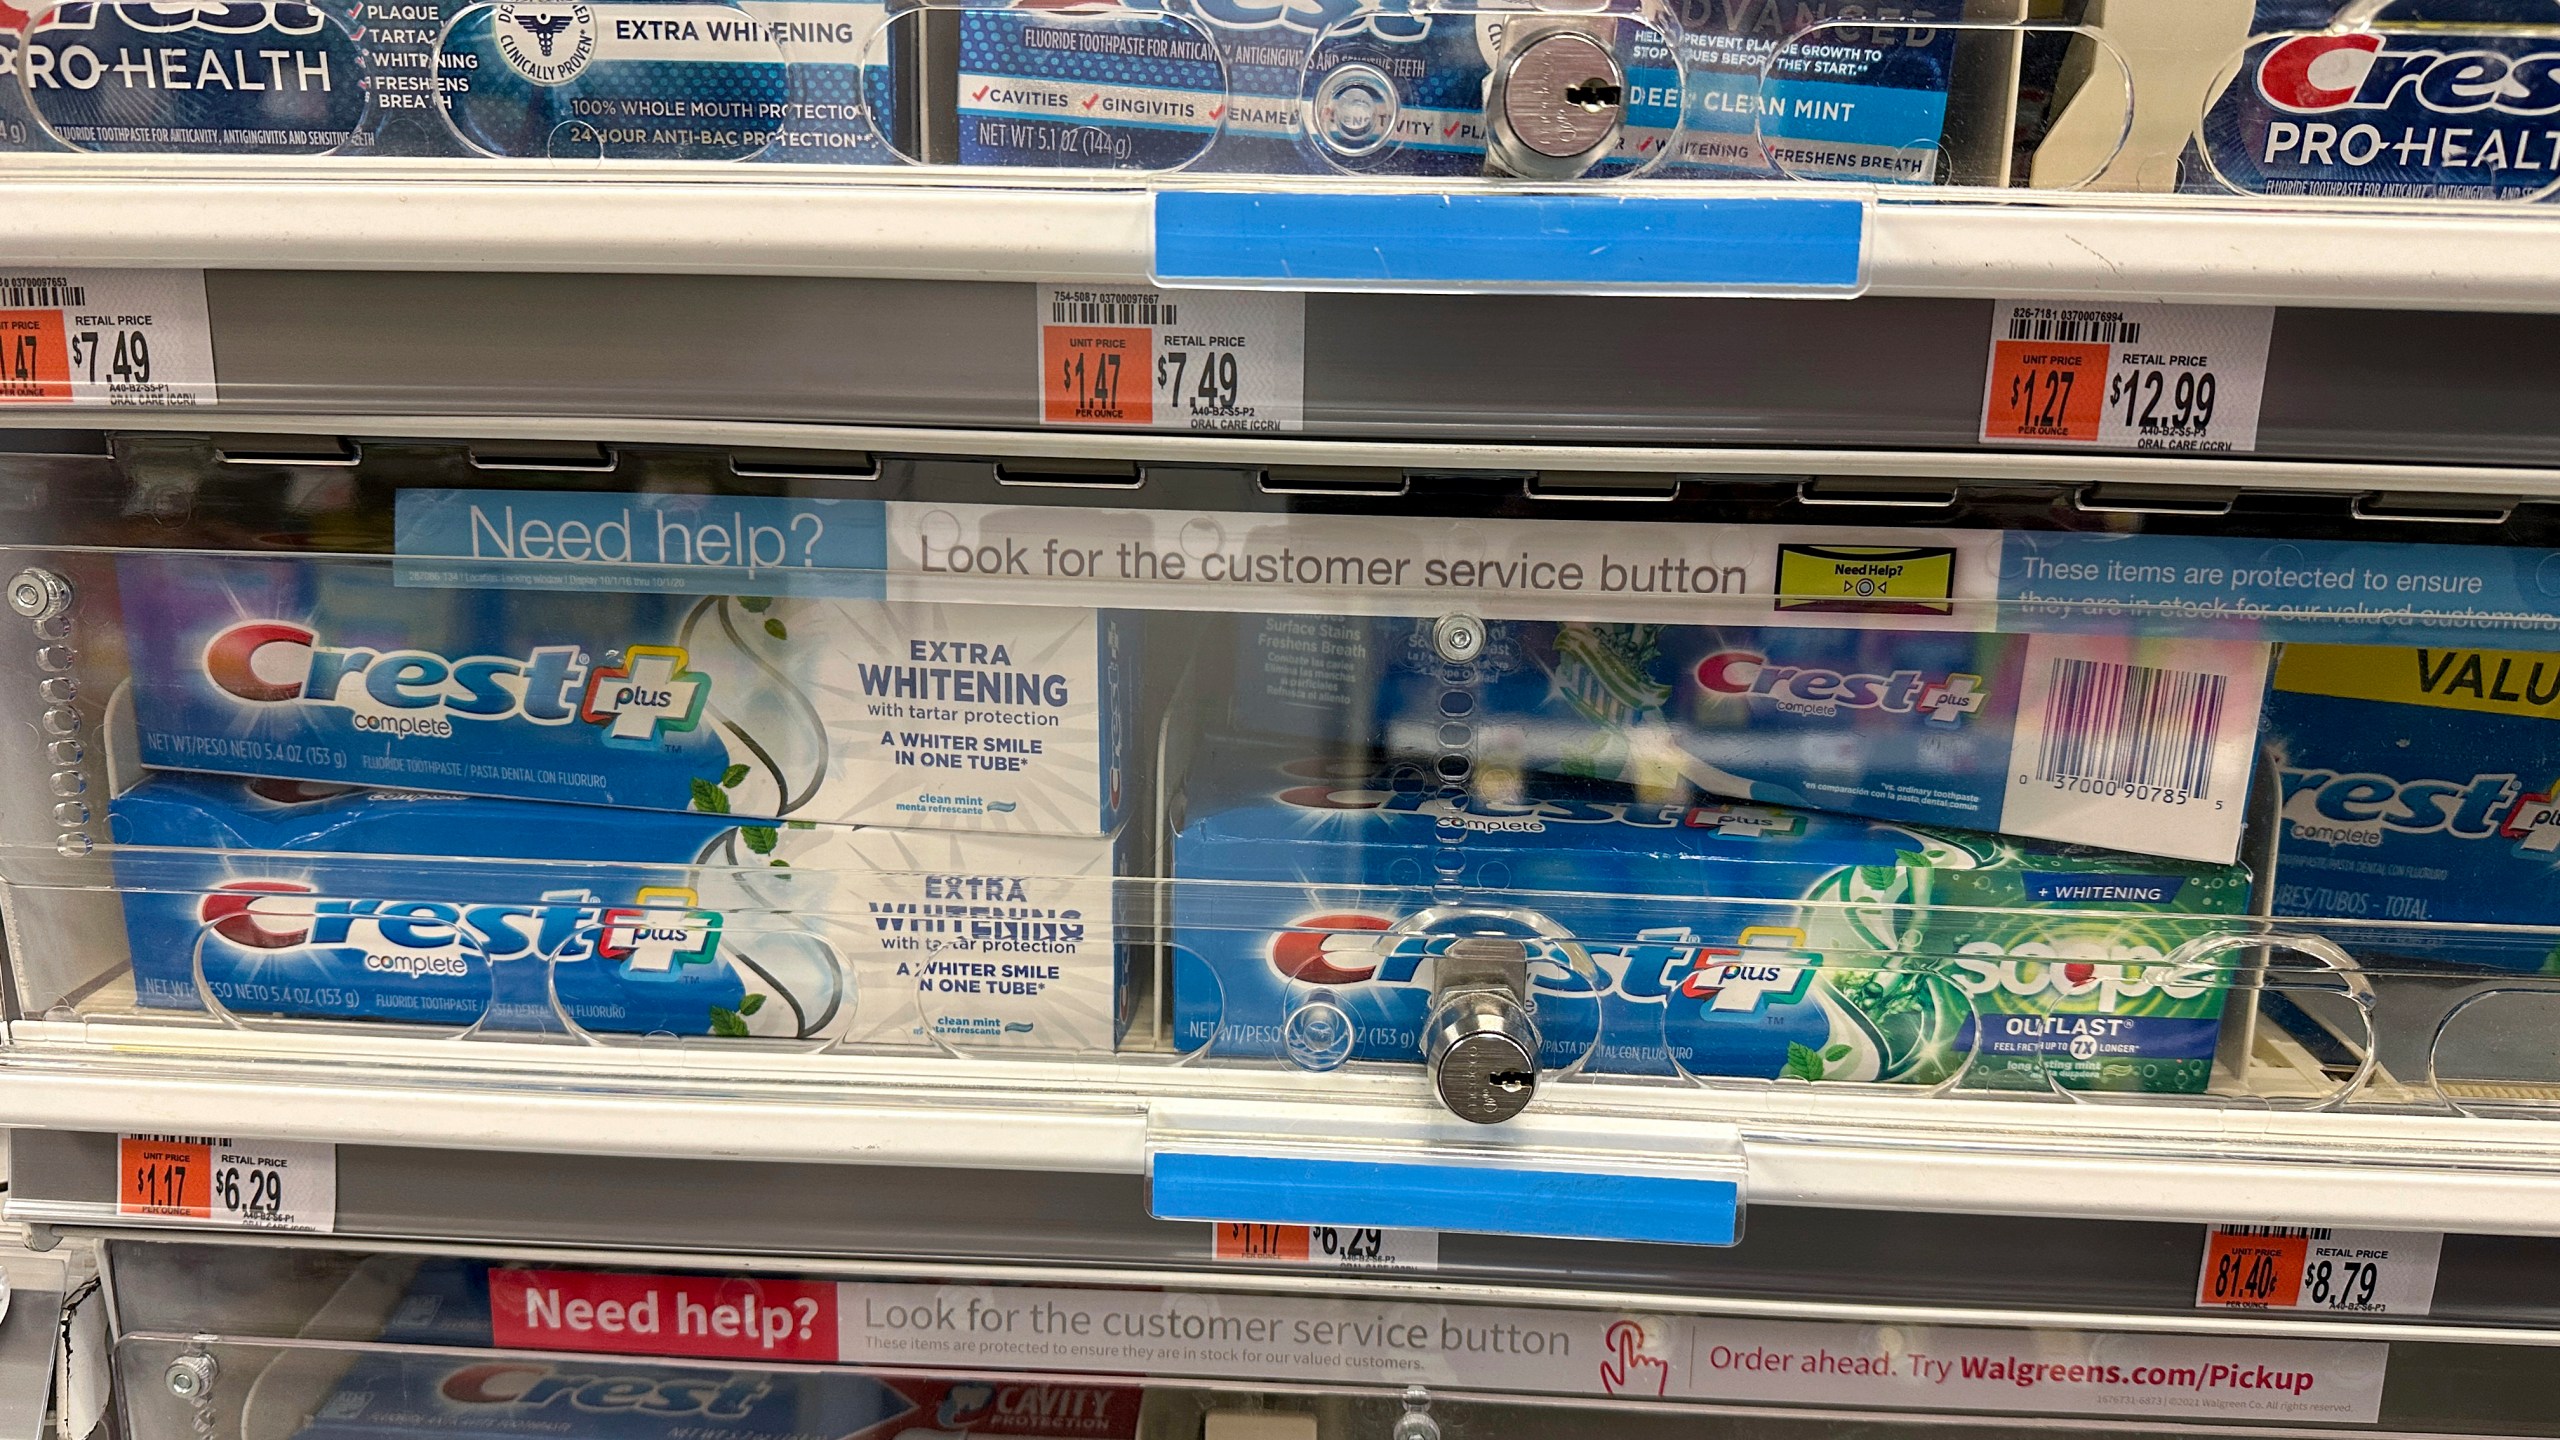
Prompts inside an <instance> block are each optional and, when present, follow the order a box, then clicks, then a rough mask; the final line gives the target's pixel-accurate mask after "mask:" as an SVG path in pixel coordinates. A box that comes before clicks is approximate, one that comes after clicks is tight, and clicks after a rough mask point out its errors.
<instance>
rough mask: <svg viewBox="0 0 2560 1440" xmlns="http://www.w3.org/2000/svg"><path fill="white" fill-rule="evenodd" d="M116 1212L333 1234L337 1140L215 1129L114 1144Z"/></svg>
mask: <svg viewBox="0 0 2560 1440" xmlns="http://www.w3.org/2000/svg"><path fill="white" fill-rule="evenodd" d="M116 1160H117V1166H116V1168H117V1179H116V1213H117V1214H118V1215H129V1216H143V1217H158V1218H161V1219H167V1220H193V1221H198V1222H201V1223H203V1224H208V1225H222V1226H230V1227H233V1228H236V1229H242V1230H304V1231H310V1232H313V1233H315V1234H322V1235H325V1234H328V1233H329V1232H330V1231H332V1230H334V1229H336V1228H337V1224H338V1147H336V1146H334V1145H328V1144H319V1143H313V1142H309V1141H290V1140H233V1139H229V1138H225V1137H220V1136H209V1135H126V1136H122V1137H119V1139H118V1140H117V1143H116Z"/></svg>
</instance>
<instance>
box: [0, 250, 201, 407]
mask: <svg viewBox="0 0 2560 1440" xmlns="http://www.w3.org/2000/svg"><path fill="white" fill-rule="evenodd" d="M212 403H214V383H213V327H212V325H211V322H209V321H208V320H207V319H206V318H205V303H204V272H203V271H201V270H52V271H16V270H12V271H0V404H8V405H116V406H162V405H211V404H212Z"/></svg>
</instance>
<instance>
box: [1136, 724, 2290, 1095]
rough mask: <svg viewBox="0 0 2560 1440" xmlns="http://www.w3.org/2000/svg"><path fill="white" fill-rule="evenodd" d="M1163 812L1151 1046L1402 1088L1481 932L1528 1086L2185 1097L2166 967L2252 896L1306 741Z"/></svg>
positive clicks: (2179, 879) (2239, 872) (2185, 1071)
mask: <svg viewBox="0 0 2560 1440" xmlns="http://www.w3.org/2000/svg"><path fill="white" fill-rule="evenodd" d="M1185 804H1186V810H1187V813H1186V815H1185V817H1184V820H1183V823H1182V828H1181V830H1180V831H1179V833H1178V835H1177V836H1176V838H1175V841H1174V851H1173V868H1174V874H1175V878H1176V879H1177V880H1179V881H1182V882H1186V883H1183V884H1180V885H1178V886H1177V887H1176V892H1175V902H1174V956H1173V976H1174V1026H1175V1035H1176V1043H1177V1044H1179V1045H1180V1046H1182V1047H1183V1048H1185V1049H1192V1050H1205V1051H1206V1052H1207V1053H1208V1054H1211V1055H1230V1056H1242V1057H1261V1058H1286V1059H1290V1060H1293V1061H1296V1062H1297V1063H1300V1064H1302V1065H1307V1066H1310V1067H1313V1068H1324V1067H1326V1066H1329V1065H1331V1064H1337V1063H1340V1062H1341V1061H1342V1060H1345V1059H1353V1060H1380V1061H1413V1062H1419V1061H1420V1059H1421V1058H1422V1052H1421V1032H1422V1026H1423V1022H1424V1019H1425V1017H1426V1016H1427V1014H1428V1012H1429V1010H1430V1008H1431V1003H1432V981H1433V976H1434V973H1435V960H1436V957H1437V956H1438V955H1439V954H1440V953H1441V952H1442V951H1443V950H1444V949H1445V948H1446V946H1447V945H1448V943H1449V942H1450V941H1451V940H1453V939H1455V938H1457V937H1458V936H1460V935H1468V934H1475V935H1482V934H1496V935H1508V936H1510V937H1512V938H1516V939H1518V940H1520V941H1521V942H1522V943H1523V944H1524V945H1525V946H1526V947H1527V950H1528V953H1529V956H1530V969H1529V980H1530V986H1531V990H1532V994H1533V997H1534V1000H1535V1009H1536V1016H1537V1021H1538V1025H1539V1030H1540V1035H1541V1039H1542V1044H1543V1047H1544V1050H1543V1054H1542V1055H1541V1061H1542V1064H1543V1065H1545V1066H1547V1067H1549V1068H1562V1067H1566V1066H1571V1065H1575V1064H1582V1065H1584V1066H1585V1068H1586V1069H1587V1070H1589V1071H1590V1072H1593V1073H1605V1074H1633V1075H1665V1076H1668V1075H1678V1074H1684V1073H1685V1074H1689V1075H1698V1076H1744V1077H1759V1078H1776V1077H1794V1078H1799V1079H1808V1080H1817V1079H1818V1080H1848V1081H1868V1082H1888V1083H1909V1084H1935V1083H1941V1082H1944V1081H1946V1080H1948V1079H1950V1078H1951V1077H1954V1076H1956V1075H1958V1074H1959V1073H1961V1074H1963V1075H1964V1076H1965V1081H1964V1083H1967V1084H1977V1083H1979V1084H1990V1085H2002V1084H2007V1085H2015V1086H2025V1087H2034V1088H2042V1087H2043V1086H2045V1085H2046V1084H2047V1083H2048V1082H2050V1083H2054V1084H2060V1085H2064V1086H2070V1087H2077V1088H2095V1089H2113V1090H2140V1091H2159V1092H2194V1091H2199V1090H2202V1089H2203V1088H2205V1086H2206V1085H2207V1083H2208V1082H2209V1080H2210V1077H2211V1073H2212V1068H2213V1058H2214V1052H2215V1047H2216V1043H2217V1040H2218V1037H2219V1032H2220V1028H2221V1014H2222V1008H2223V1001H2224V996H2225V991H2226V989H2227V985H2226V976H2225V974H2224V972H2223V971H2221V970H2219V969H2217V968H2216V967H2215V966H2214V965H2213V964H2211V963H2206V964H2201V965H2198V964H2189V963H2186V962H2183V961H2181V960H2179V959H2178V955H2179V952H2180V950H2181V947H2183V946H2185V945H2187V944H2188V943H2190V942H2192V941H2195V940H2198V939H2201V938H2205V937H2209V936H2212V935H2214V934H2216V933H2218V932H2219V931H2220V930H2221V929H2222V928H2223V927H2221V926H2220V925H2218V924H2217V923H2216V921H2215V920H2214V918H2213V917H2217V916H2233V915H2239V914H2241V913H2243V912H2244V911H2245V910H2246V909H2247V906H2248V900H2249V892H2250V876H2249V873H2248V872H2247V871H2246V870H2245V869H2242V868H2239V867H2236V866H2224V865H2205V864H2197V863H2193V862H2186V861H2175V860H2160V859H2153V858H2147V857H2140V856H2130V855H2121V854H2115V853H2111V852H2106V851H2100V850H2093V849H2085V848H2080V847H2073V846H2062V845H2049V844H2038V843H2034V842H2026V841H2016V840H2009V839H2004V838H2001V837H1996V836H1989V835H1981V834H1971V833H1965V832H1960V831H1947V830H1936V829H1930V828H1923V827H1919V826H1912V825H1896V824H1888V823H1884V822H1880V821H1872V820H1861V819H1853V818H1850V817H1846V816H1833V815H1823V814H1818V813H1808V812H1803V811H1794V810H1787V809H1781V808H1777V807H1768V806H1754V805H1737V804H1732V803H1729V802H1723V801H1707V802H1700V803H1686V802H1663V801H1659V800H1649V799H1645V798H1643V797H1641V796H1640V795H1639V794H1638V793H1637V792H1635V791H1633V790H1631V789H1629V788H1627V787H1624V786H1619V785H1613V784H1607V783H1601V782H1593V781H1587V780H1572V779H1566V778H1560V777H1539V776H1527V777H1522V778H1520V779H1519V781H1518V783H1517V784H1516V785H1514V786H1509V787H1504V786H1501V785H1495V784H1485V785H1482V786H1480V787H1479V788H1478V789H1476V790H1475V791H1473V792H1457V793H1453V787H1448V786H1443V785H1439V784H1437V783H1433V782H1430V781H1426V780H1424V779H1423V778H1422V777H1421V776H1420V775H1419V774H1418V773H1417V771H1416V769H1415V767H1412V766H1409V765H1397V764H1395V763H1393V762H1377V761H1372V760H1369V759H1365V758H1348V759H1345V758H1324V757H1321V756H1311V755H1310V753H1309V749H1308V748H1307V747H1304V746H1289V745H1272V744H1264V743H1253V742H1223V743H1221V744H1218V745H1215V746H1213V747H1210V748H1209V749H1207V750H1206V751H1205V753H1204V754H1203V755H1202V757H1200V758H1199V759H1198V760H1197V761H1196V762H1195V768H1194V771H1193V775H1192V780H1191V783H1190V786H1189V788H1188V790H1187V793H1186V797H1185ZM1212 881H1219V882H1226V881H1244V882H1254V883H1250V884H1208V883H1190V882H1212ZM1317 1001H1323V1002H1326V1003H1325V1004H1324V1005H1322V1006H1317V1007H1315V1008H1313V1009H1311V1008H1310V1007H1311V1005H1312V1004H1313V1002H1317ZM1302 1014H1306V1015H1309V1016H1311V1017H1322V1018H1318V1019H1313V1020H1301V1019H1299V1018H1298V1017H1299V1016H1300V1015H1302ZM1339 1016H1347V1017H1348V1018H1349V1020H1350V1025H1349V1027H1348V1030H1349V1042H1348V1049H1347V1051H1344V1050H1342V1049H1340V1046H1341V1045H1342V1040H1341V1038H1340V1035H1341V1031H1342V1029H1343V1027H1341V1026H1340V1025H1339V1024H1338V1023H1334V1017H1339ZM1328 1047H1332V1048H1328ZM1968 1057H1971V1063H1970V1065H1969V1066H1968V1064H1967V1058H1968Z"/></svg>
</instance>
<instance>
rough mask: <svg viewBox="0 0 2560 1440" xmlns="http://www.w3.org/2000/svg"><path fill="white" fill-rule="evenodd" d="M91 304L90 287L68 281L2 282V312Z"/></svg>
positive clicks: (53, 308)
mask: <svg viewBox="0 0 2560 1440" xmlns="http://www.w3.org/2000/svg"><path fill="white" fill-rule="evenodd" d="M88 303H89V287H88V286H86V285H74V284H72V283H71V282H70V281H68V280H59V279H52V278H46V279H41V280H10V281H6V282H0V310H60V309H62V308H64V307H66V306H79V305H86V304H88Z"/></svg>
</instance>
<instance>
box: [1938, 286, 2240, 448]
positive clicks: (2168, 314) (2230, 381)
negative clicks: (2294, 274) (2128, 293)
mask: <svg viewBox="0 0 2560 1440" xmlns="http://www.w3.org/2000/svg"><path fill="white" fill-rule="evenodd" d="M2274 329H2275V311H2274V310H2273V309H2271V308H2269V307H2267V306H2263V305H2254V306H2252V305H2228V306H2226V305H2088V304H2072V303H2065V302H2060V301H2052V302H2036V301H2018V300H2010V301H2003V302H2001V303H2000V304H1997V305H1994V306H1993V307H1991V370H1990V379H1989V382H1988V383H1987V384H1986V386H1985V387H1984V391H1983V397H1982V438H1983V440H1984V441H1985V442H1986V443H1994V444H1997V443H2009V444H2018V443H2026V444H2038V445H2065V446H2081V445H2085V446H2090V447H2094V448H2098V449H2107V450H2172V451H2194V452H2214V451H2240V450H2255V449H2257V448H2258V406H2259V401H2260V399H2261V398H2262V397H2263V396H2264V394H2265V392H2266V382H2267V340H2268V337H2269V336H2270V335H2271V334H2272V333H2273V332H2274Z"/></svg>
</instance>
